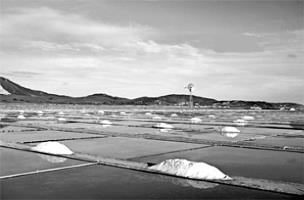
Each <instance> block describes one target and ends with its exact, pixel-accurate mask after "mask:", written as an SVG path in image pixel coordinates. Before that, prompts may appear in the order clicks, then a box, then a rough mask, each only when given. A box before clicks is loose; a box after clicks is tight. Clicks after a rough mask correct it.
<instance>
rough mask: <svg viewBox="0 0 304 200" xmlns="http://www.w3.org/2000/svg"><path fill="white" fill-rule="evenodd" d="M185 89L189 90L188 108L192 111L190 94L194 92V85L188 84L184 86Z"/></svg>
mask: <svg viewBox="0 0 304 200" xmlns="http://www.w3.org/2000/svg"><path fill="white" fill-rule="evenodd" d="M185 89H188V90H189V106H190V108H191V109H192V108H193V98H192V92H193V90H194V84H193V83H189V84H188V85H186V86H185Z"/></svg>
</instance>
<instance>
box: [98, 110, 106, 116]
mask: <svg viewBox="0 0 304 200" xmlns="http://www.w3.org/2000/svg"><path fill="white" fill-rule="evenodd" d="M97 113H98V114H100V115H104V114H105V112H104V111H103V110H98V111H97Z"/></svg>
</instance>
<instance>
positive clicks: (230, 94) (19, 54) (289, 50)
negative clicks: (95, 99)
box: [0, 8, 304, 100]
mask: <svg viewBox="0 0 304 200" xmlns="http://www.w3.org/2000/svg"><path fill="white" fill-rule="evenodd" d="M160 32H161V30H158V29H155V28H153V27H149V26H146V25H140V24H130V25H122V24H118V23H117V24H113V23H111V24H110V23H106V22H105V21H104V20H96V19H95V20H92V19H90V18H88V17H86V16H83V15H79V14H71V13H67V12H62V11H59V10H54V9H50V8H37V9H29V8H27V9H16V10H11V11H10V12H5V13H4V14H3V15H2V24H1V33H0V34H1V51H0V56H1V67H2V66H3V67H2V68H1V73H2V74H4V75H6V76H8V77H9V78H10V77H11V78H13V80H14V78H18V79H17V80H15V81H17V82H18V81H20V83H23V82H24V83H26V86H28V87H32V88H34V89H39V90H45V91H47V92H51V93H59V94H66V95H72V96H83V95H88V94H92V93H100V92H105V93H109V94H113V95H118V96H126V97H136V96H142V95H150V96H157V95H161V94H167V93H183V92H184V89H183V86H184V85H185V84H186V83H187V82H189V81H191V82H194V83H195V85H197V88H198V90H197V91H196V93H197V94H198V95H202V96H209V97H214V98H219V99H249V98H251V99H256V100H263V99H264V98H266V97H267V99H273V98H272V96H271V94H272V93H273V97H275V98H278V97H279V96H280V95H281V97H282V96H283V97H284V98H285V97H288V96H295V95H293V94H291V93H290V91H289V90H288V88H298V89H304V88H303V86H301V84H302V85H304V83H303V77H304V72H303V69H302V66H301V65H302V63H303V62H302V61H303V56H300V55H304V53H303V54H302V52H303V47H301V44H303V38H302V36H301V34H302V33H303V32H302V31H300V30H298V31H290V32H283V33H282V32H275V33H251V32H245V33H244V35H245V36H248V37H255V38H257V41H258V42H259V45H260V46H261V47H262V48H261V49H262V50H261V51H256V52H216V51H214V50H212V49H203V48H199V47H196V46H193V45H190V44H189V43H187V42H185V41H183V42H176V43H174V44H172V43H171V44H169V43H164V42H159V41H158V40H157V38H159V37H160V36H161V35H164V34H161V33H160ZM163 41H166V40H163ZM288 55H298V56H297V57H294V56H292V59H291V58H290V57H291V56H288ZM21 69H22V70H21ZM21 71H22V72H30V73H37V74H36V75H37V76H35V75H34V74H32V77H30V76H29V75H26V73H16V72H21ZM22 74H24V76H22ZM38 75H39V76H38ZM33 77H36V78H33ZM37 77H40V78H37ZM62 83H68V84H65V85H62ZM282 85H283V86H282ZM262 88H266V89H262ZM283 97H282V98H283ZM295 99H297V100H298V99H300V95H297V96H295ZM303 99H304V98H303Z"/></svg>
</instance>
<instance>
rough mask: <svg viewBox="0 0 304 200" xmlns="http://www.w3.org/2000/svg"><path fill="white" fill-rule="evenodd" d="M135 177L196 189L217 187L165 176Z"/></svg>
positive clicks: (208, 183)
mask: <svg viewBox="0 0 304 200" xmlns="http://www.w3.org/2000/svg"><path fill="white" fill-rule="evenodd" d="M134 176H136V179H141V180H147V179H149V180H150V181H151V182H157V181H162V182H169V183H172V184H174V185H178V186H182V187H192V188H197V189H205V190H206V189H211V188H215V187H217V186H218V185H219V184H217V183H210V182H206V181H198V180H191V179H185V178H178V177H172V176H165V175H155V174H154V175H152V176H149V177H147V176H148V175H147V174H142V173H136V174H134Z"/></svg>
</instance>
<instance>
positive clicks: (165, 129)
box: [159, 128, 172, 133]
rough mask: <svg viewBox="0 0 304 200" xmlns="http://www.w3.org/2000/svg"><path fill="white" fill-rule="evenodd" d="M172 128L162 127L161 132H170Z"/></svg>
mask: <svg viewBox="0 0 304 200" xmlns="http://www.w3.org/2000/svg"><path fill="white" fill-rule="evenodd" d="M171 130H172V129H169V128H161V129H159V132H161V133H168V132H170V131H171Z"/></svg>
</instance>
